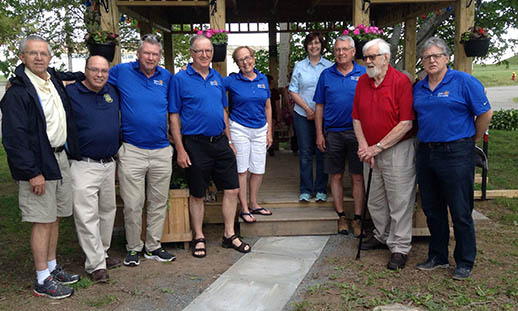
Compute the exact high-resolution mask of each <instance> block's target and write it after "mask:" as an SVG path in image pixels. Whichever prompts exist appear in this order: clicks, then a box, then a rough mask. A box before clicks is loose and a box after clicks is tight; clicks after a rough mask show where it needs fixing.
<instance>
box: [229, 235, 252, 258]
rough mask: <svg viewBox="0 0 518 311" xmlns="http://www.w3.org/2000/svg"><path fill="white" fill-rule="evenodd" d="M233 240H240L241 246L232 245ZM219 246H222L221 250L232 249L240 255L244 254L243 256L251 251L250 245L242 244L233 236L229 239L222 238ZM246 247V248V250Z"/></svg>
mask: <svg viewBox="0 0 518 311" xmlns="http://www.w3.org/2000/svg"><path fill="white" fill-rule="evenodd" d="M235 239H238V240H240V241H241V245H239V246H236V245H235V244H234V243H232V242H233V241H234V240H235ZM221 246H223V248H233V249H235V250H236V251H238V252H240V253H245V254H246V253H249V252H250V251H251V250H252V247H250V244H248V243H245V242H243V241H242V240H241V239H239V237H238V236H237V235H235V234H234V235H233V236H231V237H230V238H226V237H225V236H223V242H222V243H221ZM247 246H248V249H246V247H247Z"/></svg>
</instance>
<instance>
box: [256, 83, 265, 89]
mask: <svg viewBox="0 0 518 311" xmlns="http://www.w3.org/2000/svg"><path fill="white" fill-rule="evenodd" d="M257 88H259V89H266V85H264V83H261V84H257Z"/></svg>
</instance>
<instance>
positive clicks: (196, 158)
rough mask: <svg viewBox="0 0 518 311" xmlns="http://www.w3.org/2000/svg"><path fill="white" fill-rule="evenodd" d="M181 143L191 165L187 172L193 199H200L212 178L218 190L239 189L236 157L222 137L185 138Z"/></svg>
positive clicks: (192, 136) (226, 139) (191, 136)
mask: <svg viewBox="0 0 518 311" xmlns="http://www.w3.org/2000/svg"><path fill="white" fill-rule="evenodd" d="M182 141H183V145H184V148H185V150H186V151H187V154H188V155H189V158H190V160H191V163H192V164H191V166H190V167H188V168H187V169H186V175H187V183H188V184H189V191H190V193H191V195H192V196H194V197H196V198H203V197H204V196H205V190H206V189H207V187H208V185H209V181H210V179H211V178H212V180H213V181H214V183H215V184H216V187H217V188H218V190H227V189H237V188H239V179H238V175H237V164H236V157H235V155H234V152H233V151H232V148H230V146H229V144H228V138H227V136H226V135H225V134H223V133H222V134H220V135H218V136H212V137H209V136H203V135H184V136H183V139H182Z"/></svg>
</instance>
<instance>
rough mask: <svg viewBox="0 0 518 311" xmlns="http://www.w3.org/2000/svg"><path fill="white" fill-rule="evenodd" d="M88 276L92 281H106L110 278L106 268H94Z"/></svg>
mask: <svg viewBox="0 0 518 311" xmlns="http://www.w3.org/2000/svg"><path fill="white" fill-rule="evenodd" d="M90 278H91V279H92V281H93V282H94V283H107V282H108V281H109V280H110V276H109V275H108V271H107V270H106V269H99V270H95V271H94V272H92V274H90Z"/></svg>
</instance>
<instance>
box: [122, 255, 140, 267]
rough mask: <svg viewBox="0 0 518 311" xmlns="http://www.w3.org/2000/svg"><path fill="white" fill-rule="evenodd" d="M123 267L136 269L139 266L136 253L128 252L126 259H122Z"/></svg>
mask: <svg viewBox="0 0 518 311" xmlns="http://www.w3.org/2000/svg"><path fill="white" fill-rule="evenodd" d="M124 265H125V266H129V267H136V266H138V265H140V259H139V256H138V252H136V251H129V252H128V255H127V256H126V258H124Z"/></svg>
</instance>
